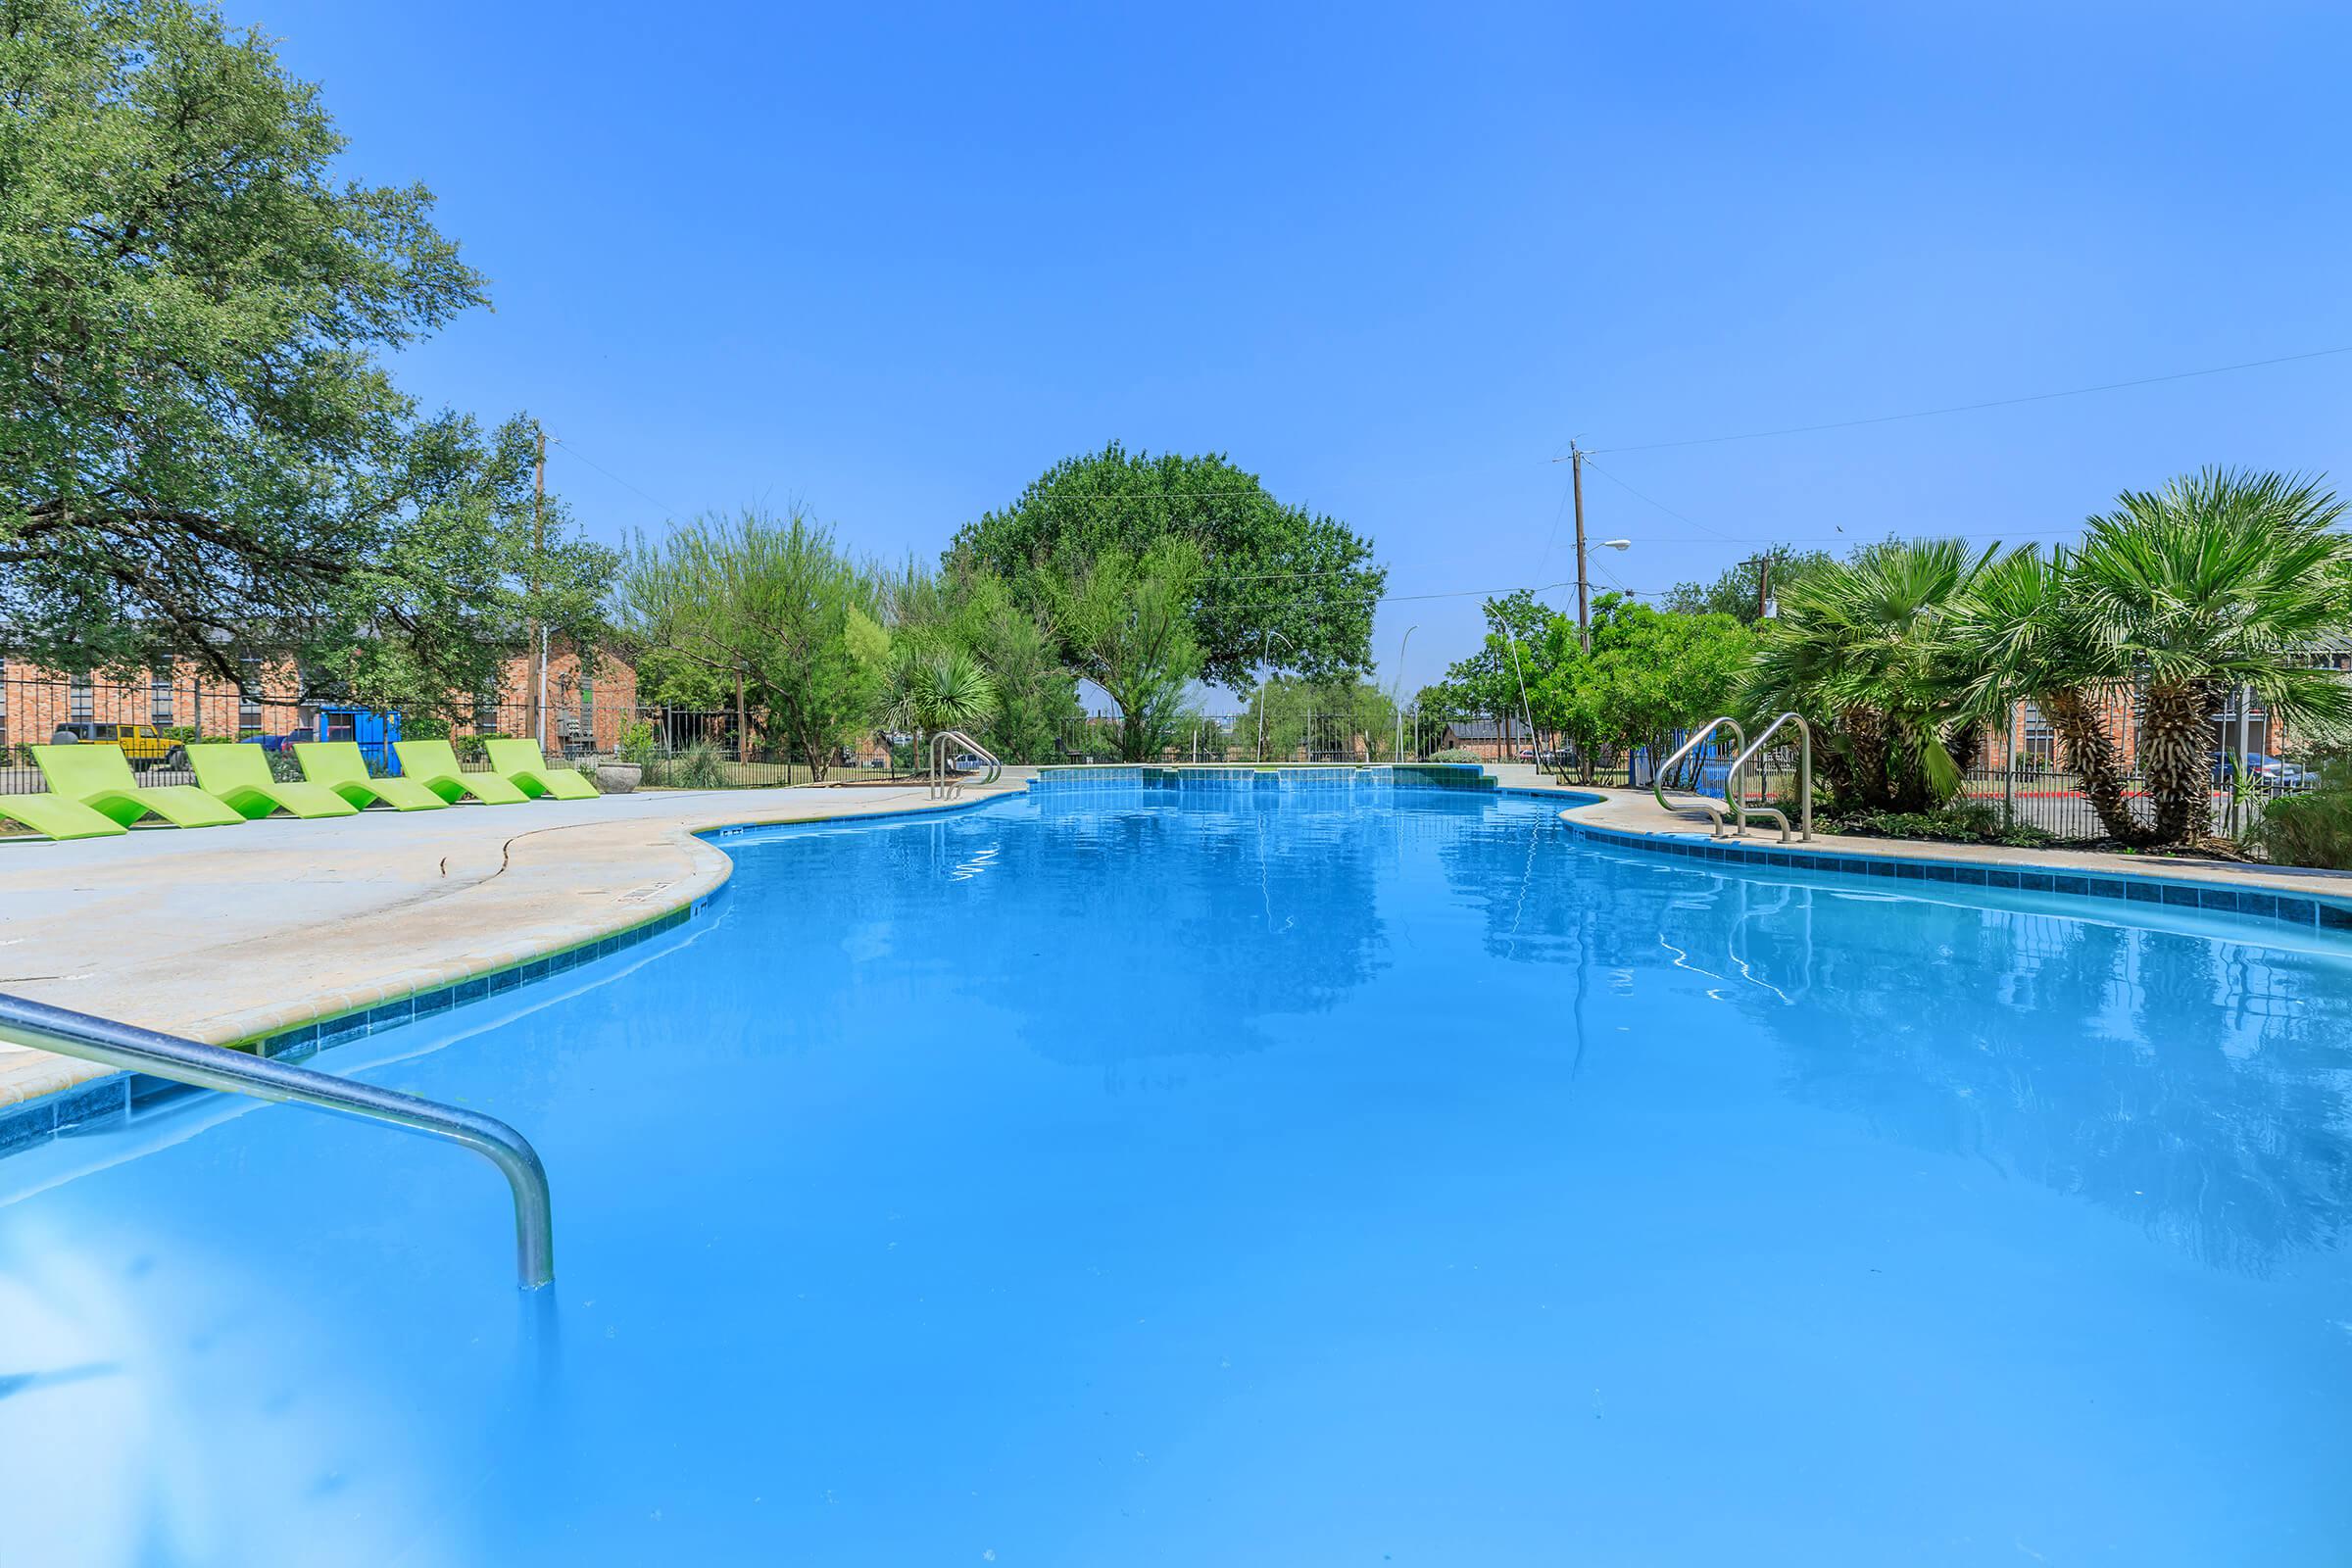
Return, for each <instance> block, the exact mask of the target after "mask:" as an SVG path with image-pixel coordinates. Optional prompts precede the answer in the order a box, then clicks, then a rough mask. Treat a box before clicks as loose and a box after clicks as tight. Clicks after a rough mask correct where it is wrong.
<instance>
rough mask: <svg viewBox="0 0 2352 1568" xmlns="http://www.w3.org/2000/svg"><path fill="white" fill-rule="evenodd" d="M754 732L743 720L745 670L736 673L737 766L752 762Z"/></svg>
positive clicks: (737, 670) (738, 669)
mask: <svg viewBox="0 0 2352 1568" xmlns="http://www.w3.org/2000/svg"><path fill="white" fill-rule="evenodd" d="M751 744H752V732H751V730H750V728H749V727H748V726H747V725H746V724H745V723H744V720H743V670H742V669H741V668H740V667H738V668H737V669H736V671H735V765H736V766H738V767H740V766H742V765H743V764H744V763H745V762H747V761H750V760H751V750H750V748H751Z"/></svg>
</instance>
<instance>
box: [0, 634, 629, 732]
mask: <svg viewBox="0 0 2352 1568" xmlns="http://www.w3.org/2000/svg"><path fill="white" fill-rule="evenodd" d="M239 664H240V674H239V678H238V679H237V680H236V681H235V682H230V681H226V680H223V679H221V676H220V675H219V674H217V673H216V672H214V671H212V670H210V669H206V668H202V667H199V666H198V665H197V664H196V663H195V662H192V661H188V660H181V661H178V662H174V663H172V664H170V665H158V666H156V667H154V668H151V669H148V670H145V671H142V672H140V673H139V674H138V675H137V676H135V677H133V678H132V679H129V680H116V679H113V678H110V677H107V676H104V675H91V674H87V673H80V674H77V673H74V672H72V671H67V670H55V669H48V668H44V667H41V666H39V665H33V664H27V663H25V662H23V661H21V660H15V659H8V658H5V657H0V746H17V745H24V744H26V743H32V742H41V741H46V740H48V739H49V737H50V736H51V735H52V734H54V733H55V732H56V730H57V728H58V726H59V725H61V724H65V723H69V722H74V721H86V722H94V723H100V724H152V725H154V726H155V727H156V728H158V729H174V730H187V731H192V732H194V733H195V734H197V735H199V736H202V737H204V738H206V739H213V738H219V739H222V740H233V739H238V738H241V737H243V736H247V735H282V734H287V733H291V732H294V731H301V732H303V733H306V734H313V735H321V736H323V735H325V734H326V730H325V729H321V727H320V726H321V722H322V720H324V721H325V722H326V726H327V729H331V728H332V727H333V720H334V717H335V715H336V714H337V712H338V711H343V712H348V711H350V709H349V705H347V704H337V703H335V702H333V701H331V700H327V699H315V700H313V701H310V702H302V701H298V700H297V699H298V696H299V693H300V691H301V683H300V682H299V681H298V680H297V679H296V676H295V671H294V668H293V666H292V665H291V664H290V663H288V662H286V661H284V660H282V659H270V658H268V657H266V656H260V655H248V656H246V657H245V658H243V659H242V660H240V661H239ZM531 664H532V662H531V661H530V660H527V659H525V658H523V657H522V656H521V655H519V654H518V655H516V656H515V657H514V658H512V659H510V660H508V661H507V662H506V664H505V666H504V667H503V669H502V670H501V672H500V675H499V682H498V687H497V689H496V690H495V691H487V692H483V693H482V694H480V696H478V697H477V698H475V699H474V700H473V702H472V703H470V704H460V705H459V708H458V711H456V712H455V713H454V714H453V715H452V716H453V718H454V720H455V723H454V726H453V727H454V729H455V731H456V733H458V734H461V735H467V734H472V735H485V734H500V735H527V734H531V733H534V731H535V729H536V725H535V722H534V720H533V717H532V713H531V708H530V683H531V673H532V670H531ZM636 708H637V672H636V671H635V670H634V669H633V668H631V667H630V666H629V665H628V664H627V663H626V662H622V661H620V660H618V659H615V658H613V656H612V655H611V654H606V655H604V656H603V657H602V658H601V659H599V660H598V661H597V664H596V669H595V672H594V673H593V674H589V673H585V672H583V671H582V669H581V667H580V660H579V656H578V655H577V653H576V652H574V651H573V650H571V649H568V648H558V649H555V650H553V651H552V652H551V653H550V655H549V658H548V664H547V738H548V748H549V750H550V751H551V752H553V751H556V750H557V749H558V748H559V747H560V748H561V749H562V750H563V751H564V752H571V753H576V752H587V751H599V752H607V751H612V750H614V749H616V748H617V747H618V745H619V742H620V730H621V727H622V726H623V725H625V724H627V723H628V722H629V721H630V720H631V719H632V718H633V717H635V715H636Z"/></svg>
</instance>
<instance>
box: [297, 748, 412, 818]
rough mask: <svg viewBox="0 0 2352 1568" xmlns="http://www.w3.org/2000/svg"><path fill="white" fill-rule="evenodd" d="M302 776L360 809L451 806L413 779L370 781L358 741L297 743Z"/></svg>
mask: <svg viewBox="0 0 2352 1568" xmlns="http://www.w3.org/2000/svg"><path fill="white" fill-rule="evenodd" d="M294 760H296V761H298V762H300V763H301V764H302V776H303V777H304V778H306V779H309V780H310V781H311V782H312V783H314V784H318V785H321V786H323V787H324V788H327V789H330V790H333V791H334V792H335V793H336V794H337V795H340V796H342V797H343V799H344V800H346V801H349V802H350V803H351V804H352V805H354V806H357V807H362V808H365V807H368V806H372V805H374V804H375V803H376V802H378V801H381V802H383V803H384V804H385V805H386V806H389V807H391V808H392V809H394V810H396V811H438V810H440V809H443V808H444V807H446V806H448V805H449V803H448V802H447V801H445V800H443V799H442V798H441V797H440V796H438V795H435V794H434V793H433V792H432V791H431V790H428V789H426V788H425V787H424V786H423V785H421V784H419V783H417V781H416V780H415V779H411V778H370V777H368V759H366V758H364V757H362V756H361V755H360V743H359V742H358V741H296V742H295V743H294Z"/></svg>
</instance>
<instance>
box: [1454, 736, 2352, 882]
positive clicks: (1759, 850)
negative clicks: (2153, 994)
mask: <svg viewBox="0 0 2352 1568" xmlns="http://www.w3.org/2000/svg"><path fill="white" fill-rule="evenodd" d="M1487 771H1488V772H1490V773H1493V774H1494V775H1495V780H1496V782H1498V783H1500V784H1502V785H1504V786H1506V787H1508V788H1511V789H1526V790H1543V791H1544V792H1546V793H1554V794H1559V795H1563V796H1574V795H1597V796H1599V797H1600V800H1599V802H1598V803H1597V804H1595V805H1592V806H1584V807H1570V808H1568V810H1569V819H1570V820H1571V821H1575V822H1584V823H1589V824H1591V825H1593V826H1594V827H1602V828H1608V829H1610V830H1612V831H1614V832H1619V833H1642V834H1661V835H1668V836H1678V837H1687V838H1694V839H1704V838H1706V837H1707V834H1708V832H1709V827H1710V824H1709V823H1708V820H1707V816H1706V813H1705V812H1704V811H1702V810H1700V809H1697V808H1696V807H1691V808H1690V809H1687V810H1661V809H1659V808H1658V803H1657V801H1656V800H1655V799H1654V798H1652V796H1651V795H1650V793H1649V791H1647V790H1627V789H1599V788H1596V789H1581V788H1578V787H1576V786H1574V785H1562V784H1558V783H1555V782H1554V781H1553V780H1552V779H1551V778H1550V777H1549V776H1547V775H1545V774H1543V773H1540V772H1538V771H1537V770H1536V768H1535V767H1534V766H1532V765H1530V764H1527V763H1504V764H1501V765H1491V766H1489V767H1488V769H1487ZM1668 799H1670V800H1672V799H1675V797H1673V796H1672V795H1670V796H1669V797H1668ZM1718 842H1720V843H1722V844H1723V845H1724V846H1725V847H1726V848H1729V849H1733V850H1737V851H1740V852H1741V853H1743V854H1752V855H1766V854H1770V853H1772V852H1774V851H1777V850H1782V849H1784V848H1786V849H1790V850H1794V849H1798V848H1802V849H1804V850H1805V851H1806V852H1807V853H1809V854H1813V855H1852V856H1860V857H1865V858H1869V857H1878V858H1887V857H1891V858H1899V859H1905V860H1938V861H1945V862H1948V863H1951V864H1955V865H1993V866H2007V867H2011V868H2020V869H2022V868H2026V867H2034V868H2037V869H2041V870H2061V869H2064V870H2072V871H2081V872H2085V873H2096V874H2099V875H2105V876H2138V877H2152V878H2157V879H2161V880H2167V881H2179V882H2189V883H2209V884H2213V885H2217V886H2227V887H2232V888H2249V887H2254V888H2268V889H2271V890H2274V891H2276V892H2279V893H2291V894H2293V895H2295V896H2296V897H2299V898H2306V899H2314V898H2317V899H2344V900H2352V875H2346V874H2344V873H2342V872H2338V871H2315V870H2307V869H2302V868H2299V867H2291V866H2284V867H2282V866H2272V865H2263V864H2259V863H2253V862H2238V861H2228V860H2206V859H2191V858H2186V857H2180V856H2165V855H2109V854H2102V853H2097V852H2093V851H2089V850H2019V849H2010V848H2007V847H2005V846H2000V845H1981V844H1929V843H1924V842H1921V841H1919V840H1916V839H1876V838H1856V837H1851V836H1849V835H1846V834H1842V833H1834V832H1831V831H1830V830H1829V829H1827V828H1826V827H1822V826H1818V825H1817V826H1816V827H1815V828H1814V831H1813V842H1812V843H1811V844H1809V845H1796V844H1790V845H1787V846H1784V845H1783V844H1782V843H1781V834H1780V829H1779V828H1777V827H1775V826H1773V825H1772V823H1771V822H1769V821H1767V820H1764V819H1761V818H1755V817H1751V818H1750V819H1749V821H1748V831H1747V834H1746V836H1745V837H1744V838H1739V839H1729V840H1722V841H1718Z"/></svg>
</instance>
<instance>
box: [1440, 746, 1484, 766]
mask: <svg viewBox="0 0 2352 1568" xmlns="http://www.w3.org/2000/svg"><path fill="white" fill-rule="evenodd" d="M1429 760H1431V761H1433V762H1476V761H1479V760H1481V759H1480V757H1479V755H1478V754H1477V753H1476V752H1473V751H1467V750H1465V749H1463V748H1462V747H1459V746H1448V747H1446V749H1445V750H1444V751H1442V752H1432V753H1430V754H1429Z"/></svg>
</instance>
